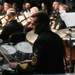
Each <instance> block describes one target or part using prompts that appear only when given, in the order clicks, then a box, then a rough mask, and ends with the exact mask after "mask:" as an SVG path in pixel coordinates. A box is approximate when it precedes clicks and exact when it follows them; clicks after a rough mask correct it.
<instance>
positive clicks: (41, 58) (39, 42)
mask: <svg viewBox="0 0 75 75" xmlns="http://www.w3.org/2000/svg"><path fill="white" fill-rule="evenodd" d="M33 54H34V58H33V60H32V61H33V62H34V61H35V63H33V64H32V63H31V64H29V63H28V64H27V65H26V63H25V65H24V66H26V67H25V69H22V68H23V67H24V66H23V65H21V64H20V65H18V66H17V70H18V72H20V73H23V72H24V73H28V74H29V73H34V74H58V73H65V72H64V62H63V58H64V54H65V49H64V45H63V43H62V40H61V38H60V37H59V36H58V35H57V34H55V33H53V32H51V31H50V29H48V30H44V31H43V32H41V33H40V34H39V36H38V38H37V39H36V41H35V42H34V44H33ZM31 65H32V66H31ZM31 67H32V68H31ZM33 67H34V68H33ZM28 69H33V70H34V71H33V72H32V71H29V70H28ZM24 73H23V74H24Z"/></svg>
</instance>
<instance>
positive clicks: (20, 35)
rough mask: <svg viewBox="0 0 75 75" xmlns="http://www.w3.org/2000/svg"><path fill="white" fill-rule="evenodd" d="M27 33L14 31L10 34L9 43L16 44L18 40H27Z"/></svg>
mask: <svg viewBox="0 0 75 75" xmlns="http://www.w3.org/2000/svg"><path fill="white" fill-rule="evenodd" d="M25 39H26V34H25V33H24V32H17V33H13V34H11V35H10V36H9V40H8V44H12V45H15V44H17V43H18V42H21V41H25Z"/></svg>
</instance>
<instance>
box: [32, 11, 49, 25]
mask: <svg viewBox="0 0 75 75" xmlns="http://www.w3.org/2000/svg"><path fill="white" fill-rule="evenodd" d="M31 17H33V18H34V17H36V18H37V21H38V22H39V23H43V24H44V25H45V26H49V22H50V19H49V15H48V14H47V13H46V12H44V11H39V12H37V13H35V14H33V15H32V16H31Z"/></svg>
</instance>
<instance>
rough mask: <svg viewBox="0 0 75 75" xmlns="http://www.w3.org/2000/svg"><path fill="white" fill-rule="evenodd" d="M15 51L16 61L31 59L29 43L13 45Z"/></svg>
mask: <svg viewBox="0 0 75 75" xmlns="http://www.w3.org/2000/svg"><path fill="white" fill-rule="evenodd" d="M15 48H16V49H17V59H18V60H19V61H23V60H26V59H31V56H32V53H33V52H32V45H31V44H30V43H29V42H20V43H17V44H16V45H15Z"/></svg>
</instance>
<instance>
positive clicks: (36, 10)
mask: <svg viewBox="0 0 75 75" xmlns="http://www.w3.org/2000/svg"><path fill="white" fill-rule="evenodd" d="M38 11H39V9H38V7H35V6H34V7H32V8H31V9H30V14H31V15H33V14H35V13H37V12H38Z"/></svg>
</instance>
